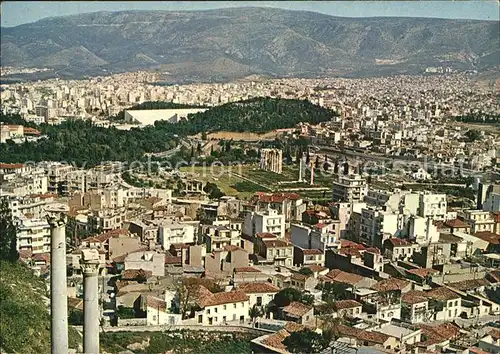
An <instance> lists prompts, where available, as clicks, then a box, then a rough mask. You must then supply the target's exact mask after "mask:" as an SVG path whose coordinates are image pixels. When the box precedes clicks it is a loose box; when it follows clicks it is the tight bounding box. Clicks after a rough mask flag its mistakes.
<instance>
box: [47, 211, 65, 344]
mask: <svg viewBox="0 0 500 354" xmlns="http://www.w3.org/2000/svg"><path fill="white" fill-rule="evenodd" d="M47 221H48V223H49V225H50V317H51V333H50V334H51V345H52V354H67V353H68V288H67V283H66V222H65V221H64V220H63V219H60V218H55V217H49V218H48V220H47Z"/></svg>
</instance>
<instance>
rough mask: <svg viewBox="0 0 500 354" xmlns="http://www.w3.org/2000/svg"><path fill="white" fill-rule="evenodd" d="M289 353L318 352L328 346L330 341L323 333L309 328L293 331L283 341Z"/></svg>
mask: <svg viewBox="0 0 500 354" xmlns="http://www.w3.org/2000/svg"><path fill="white" fill-rule="evenodd" d="M283 344H284V345H286V348H287V350H288V351H289V352H290V353H319V352H321V351H322V350H324V349H325V348H327V347H328V345H329V344H330V342H329V341H328V339H327V338H325V337H324V336H323V335H321V334H319V333H316V332H314V331H312V330H310V329H304V330H302V331H297V332H293V333H292V334H291V335H290V336H288V337H286V338H285V340H284V341H283Z"/></svg>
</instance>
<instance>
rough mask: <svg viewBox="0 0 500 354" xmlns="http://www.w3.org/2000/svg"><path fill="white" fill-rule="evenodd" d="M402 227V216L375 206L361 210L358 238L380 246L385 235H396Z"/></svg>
mask: <svg viewBox="0 0 500 354" xmlns="http://www.w3.org/2000/svg"><path fill="white" fill-rule="evenodd" d="M402 229H403V216H402V215H401V214H399V213H392V212H389V211H383V210H380V209H376V208H370V207H368V208H363V209H362V210H361V226H360V235H359V237H360V239H361V240H362V241H364V242H367V243H368V244H370V245H374V246H377V247H381V246H382V243H383V241H384V237H385V235H390V236H391V237H392V236H398V235H399V233H400V232H401V230H402Z"/></svg>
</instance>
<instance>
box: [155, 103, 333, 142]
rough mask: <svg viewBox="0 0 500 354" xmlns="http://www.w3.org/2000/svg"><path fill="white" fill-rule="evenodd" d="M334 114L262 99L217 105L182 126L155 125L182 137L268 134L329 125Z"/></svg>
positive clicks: (301, 105) (314, 108)
mask: <svg viewBox="0 0 500 354" xmlns="http://www.w3.org/2000/svg"><path fill="white" fill-rule="evenodd" d="M334 115H335V114H334V112H333V111H331V110H329V109H327V108H324V107H320V106H317V105H314V104H312V103H311V102H309V101H307V100H290V99H278V98H269V97H265V98H264V97H259V98H252V99H250V100H245V101H240V102H231V103H226V104H224V105H221V106H216V107H213V108H210V109H209V110H207V111H204V112H200V113H195V114H192V115H189V116H188V120H187V121H184V122H181V123H175V124H172V123H168V122H156V125H157V126H165V127H171V129H172V131H173V132H175V133H177V134H183V135H194V134H198V133H201V132H206V133H209V132H217V131H229V132H249V133H266V132H269V131H271V130H275V129H283V128H293V127H295V126H296V125H297V124H298V123H300V122H303V123H312V124H318V123H321V122H326V121H329V120H330V119H332V118H333V116H334Z"/></svg>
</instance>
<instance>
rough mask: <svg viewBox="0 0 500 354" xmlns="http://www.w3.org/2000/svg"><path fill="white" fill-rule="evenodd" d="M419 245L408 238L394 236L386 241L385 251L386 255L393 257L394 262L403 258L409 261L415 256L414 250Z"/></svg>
mask: <svg viewBox="0 0 500 354" xmlns="http://www.w3.org/2000/svg"><path fill="white" fill-rule="evenodd" d="M417 247H418V245H416V244H412V243H411V242H409V241H408V240H405V239H402V238H399V237H392V238H390V239H388V240H385V241H384V245H383V252H384V255H385V257H387V258H389V259H391V260H392V261H393V262H396V261H399V260H403V261H408V260H410V259H411V257H412V256H413V252H414V251H415V249H416V248H417Z"/></svg>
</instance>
